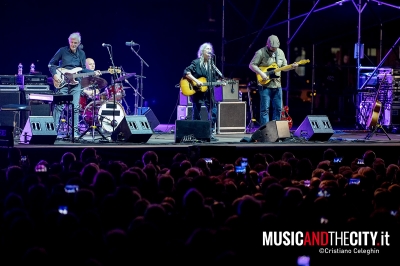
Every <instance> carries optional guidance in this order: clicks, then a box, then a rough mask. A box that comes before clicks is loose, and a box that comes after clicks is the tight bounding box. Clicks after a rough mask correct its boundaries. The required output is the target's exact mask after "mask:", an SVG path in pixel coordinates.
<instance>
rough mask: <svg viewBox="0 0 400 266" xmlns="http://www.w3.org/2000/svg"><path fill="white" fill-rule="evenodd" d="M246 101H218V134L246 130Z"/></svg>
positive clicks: (243, 131)
mask: <svg viewBox="0 0 400 266" xmlns="http://www.w3.org/2000/svg"><path fill="white" fill-rule="evenodd" d="M246 122H247V121H246V102H220V103H218V120H217V123H218V126H217V133H218V134H235V133H245V132H246Z"/></svg>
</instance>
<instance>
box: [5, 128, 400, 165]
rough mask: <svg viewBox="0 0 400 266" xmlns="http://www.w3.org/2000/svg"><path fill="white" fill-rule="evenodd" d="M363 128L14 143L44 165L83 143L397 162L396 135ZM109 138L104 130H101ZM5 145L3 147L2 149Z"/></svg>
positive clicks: (118, 156) (113, 152) (122, 149)
mask: <svg viewBox="0 0 400 266" xmlns="http://www.w3.org/2000/svg"><path fill="white" fill-rule="evenodd" d="M367 133H368V131H356V130H337V129H336V130H335V129H334V134H333V135H332V136H331V137H330V139H329V140H327V141H307V140H305V139H299V138H287V139H284V140H283V141H281V142H257V143H254V142H241V140H242V139H243V138H244V137H247V138H250V137H251V136H252V133H235V134H218V135H216V137H217V138H218V141H216V142H205V143H198V142H185V143H175V135H174V125H159V126H158V127H157V128H156V129H155V132H154V134H153V135H152V136H151V137H150V139H149V140H148V141H147V142H146V143H127V142H111V141H110V142H107V143H104V142H99V139H100V136H99V135H95V138H94V141H93V138H92V136H91V135H87V136H84V137H83V138H82V140H81V141H79V142H74V143H73V142H71V141H70V140H61V139H57V140H56V141H55V143H54V144H53V145H38V144H36V145H33V144H28V145H27V144H20V143H18V142H19V141H18V142H17V141H16V142H15V144H14V146H15V147H18V148H19V149H21V153H22V154H23V155H26V156H28V158H29V160H30V162H31V164H36V163H37V162H38V161H39V160H41V159H45V160H47V161H48V162H50V163H53V162H59V161H60V159H61V156H62V155H63V154H64V153H65V152H67V151H68V152H73V153H74V154H75V155H76V156H77V157H78V158H79V154H80V152H81V151H82V150H83V149H84V148H86V147H93V148H95V149H96V150H97V152H98V154H99V155H100V157H102V159H103V160H121V161H124V162H125V163H127V164H128V165H133V164H134V163H135V161H136V160H140V159H141V156H142V155H143V153H144V152H146V151H148V150H153V151H155V152H157V154H158V155H159V157H160V163H161V164H164V165H166V166H169V165H170V163H171V160H172V157H173V156H174V155H175V154H176V153H178V152H180V153H186V154H190V155H193V154H195V156H198V157H206V158H208V157H215V158H217V159H219V160H220V161H221V162H223V163H233V162H234V161H235V160H236V159H237V158H238V157H239V156H243V157H248V158H252V156H253V155H254V154H256V153H269V154H271V155H272V156H273V157H274V158H275V159H280V158H281V156H282V154H283V153H284V152H287V151H289V152H292V153H293V154H294V155H295V156H296V157H297V158H309V159H310V160H311V161H312V162H313V163H317V162H319V161H321V160H322V154H323V152H324V150H326V149H328V148H333V149H334V150H335V151H336V152H337V154H338V156H340V157H343V158H344V159H343V160H344V163H346V162H347V163H348V164H350V163H351V161H353V160H354V159H355V158H360V157H362V155H363V153H364V152H365V151H367V150H370V149H371V150H373V151H375V153H376V155H377V156H378V157H380V158H382V159H384V160H385V162H386V164H387V165H389V164H390V163H397V160H398V158H399V155H400V134H394V133H389V132H388V135H389V138H390V140H389V138H388V137H387V136H386V135H385V134H384V133H383V132H382V133H378V134H374V135H373V136H372V137H371V138H370V139H368V140H366V139H365V137H366V136H367ZM105 136H106V137H108V139H110V134H105ZM4 150H5V148H3V151H4ZM6 156H7V153H6V152H2V153H1V156H0V157H1V158H0V159H1V160H2V162H4V161H6Z"/></svg>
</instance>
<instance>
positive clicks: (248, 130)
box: [246, 82, 258, 134]
mask: <svg viewBox="0 0 400 266" xmlns="http://www.w3.org/2000/svg"><path fill="white" fill-rule="evenodd" d="M250 84H251V82H249V83H247V101H248V102H249V110H250V122H249V124H248V125H247V127H246V133H247V134H252V133H254V123H257V124H258V122H257V121H256V120H255V119H254V118H253V117H254V116H253V101H252V100H251V97H250V91H251V90H250Z"/></svg>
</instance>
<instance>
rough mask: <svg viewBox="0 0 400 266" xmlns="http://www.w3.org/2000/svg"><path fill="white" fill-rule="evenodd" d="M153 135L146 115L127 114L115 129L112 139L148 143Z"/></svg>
mask: <svg viewBox="0 0 400 266" xmlns="http://www.w3.org/2000/svg"><path fill="white" fill-rule="evenodd" d="M152 135H153V130H152V129H151V126H150V123H149V121H148V120H147V117H146V116H145V115H127V116H125V117H124V118H123V119H122V121H121V123H119V125H118V126H117V128H116V129H115V130H114V133H112V135H111V139H112V140H114V141H117V140H120V141H123V142H132V143H146V142H147V141H148V140H149V139H150V138H151V136H152Z"/></svg>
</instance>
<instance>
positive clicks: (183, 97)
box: [179, 92, 192, 106]
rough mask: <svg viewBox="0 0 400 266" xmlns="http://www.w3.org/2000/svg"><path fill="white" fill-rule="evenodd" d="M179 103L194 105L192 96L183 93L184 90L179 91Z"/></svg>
mask: <svg viewBox="0 0 400 266" xmlns="http://www.w3.org/2000/svg"><path fill="white" fill-rule="evenodd" d="M179 105H187V106H192V101H191V99H190V96H186V95H183V93H182V92H180V93H179Z"/></svg>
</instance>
